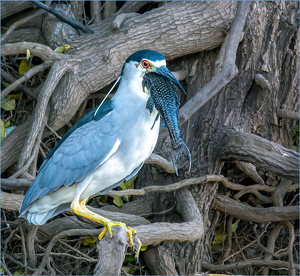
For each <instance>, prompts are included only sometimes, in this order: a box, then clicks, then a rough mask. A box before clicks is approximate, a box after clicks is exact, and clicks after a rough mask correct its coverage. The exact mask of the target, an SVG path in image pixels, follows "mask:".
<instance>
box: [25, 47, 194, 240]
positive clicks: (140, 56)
mask: <svg viewBox="0 0 300 276" xmlns="http://www.w3.org/2000/svg"><path fill="white" fill-rule="evenodd" d="M151 72H152V73H151ZM147 73H151V74H153V73H155V74H158V75H160V76H164V79H165V80H168V81H169V83H173V84H175V85H176V86H178V87H179V88H180V89H182V90H183V88H182V86H181V85H180V83H179V82H178V81H177V80H176V78H175V77H174V76H173V75H172V74H171V72H170V71H169V70H168V69H167V67H166V60H165V57H164V56H163V55H162V54H160V53H157V52H154V51H150V50H142V51H138V52H136V53H134V54H132V55H131V56H130V57H129V58H128V59H127V60H126V62H125V64H124V66H123V69H122V72H121V75H120V77H119V78H118V80H117V82H118V81H120V84H119V88H118V90H117V92H116V93H115V95H114V97H113V98H112V99H111V100H108V101H106V102H104V103H103V104H101V105H100V106H99V107H97V108H95V109H94V110H92V111H91V112H90V113H88V114H87V115H86V116H85V117H83V118H82V119H81V120H80V121H78V122H77V123H76V124H74V125H73V127H72V128H71V129H70V130H69V131H68V132H67V133H66V135H65V136H64V137H63V139H61V140H60V141H59V142H58V143H57V145H56V146H55V147H54V148H53V149H52V151H51V152H50V153H49V155H48V156H47V158H46V159H45V161H44V163H43V164H42V166H41V168H40V170H39V174H38V175H37V177H36V179H35V180H34V182H33V184H32V185H31V186H30V188H29V190H28V192H27V193H26V196H25V198H24V201H23V203H22V206H21V207H20V217H23V218H26V219H27V220H28V221H29V222H31V223H33V224H35V225H42V224H44V223H45V222H46V221H47V220H48V219H50V218H52V217H54V216H56V215H57V214H59V213H61V212H63V211H65V210H66V209H68V208H70V206H71V209H72V210H73V212H74V213H75V214H77V215H79V216H83V217H86V218H89V219H91V220H94V221H97V222H99V223H101V224H103V225H104V226H105V228H104V230H103V231H102V232H101V234H100V235H99V239H101V238H102V237H103V236H104V234H105V233H106V231H109V234H110V236H111V237H112V230H111V227H112V226H114V225H119V226H121V227H124V228H125V229H126V231H127V234H128V238H129V243H130V246H132V234H135V230H133V229H132V228H130V227H127V226H126V225H125V224H124V223H120V222H114V221H111V220H109V219H106V218H104V217H102V216H100V215H98V214H95V213H93V212H91V211H90V210H88V209H87V208H86V206H85V203H86V201H87V199H88V198H89V197H90V196H92V195H94V194H96V193H99V192H100V194H105V193H107V192H109V191H110V190H111V189H113V188H115V187H117V186H119V185H120V184H121V183H122V182H123V181H124V180H125V179H126V180H128V179H130V178H131V177H133V176H134V175H136V174H137V173H138V171H139V170H140V169H141V167H142V166H143V164H144V161H145V160H146V159H147V158H148V157H149V155H150V154H151V153H152V151H153V149H154V147H155V145H156V142H157V138H158V133H159V127H160V122H159V120H160V118H159V117H160V116H158V114H159V113H158V110H157V109H156V108H157V107H156V106H155V99H156V100H157V98H155V99H154V101H151V102H149V101H148V100H149V98H150V93H149V91H145V89H144V86H143V80H144V76H145V75H146V74H147ZM150 82H151V81H150ZM115 84H116V83H115ZM171 86H172V85H171ZM173 89H174V87H173ZM174 90H175V89H174ZM183 91H184V90H183ZM172 93H173V92H172ZM174 93H175V94H176V90H175V92H174ZM175 94H174V97H175V98H176V99H175V101H174V102H175V103H176V106H175V108H177V109H178V105H179V99H178V96H177V94H176V95H175ZM158 97H159V95H158ZM172 97H173V96H172ZM172 97H170V98H172ZM147 104H148V106H150V105H151V106H150V107H148V106H147V107H146V105H147ZM155 107H156V108H155ZM160 108H161V109H163V106H161V107H160ZM149 109H151V110H150V111H151V112H149ZM170 114H173V113H170ZM174 114H177V115H176V116H177V117H176V118H175V119H176V120H178V110H177V111H175V113H174ZM176 122H177V121H176ZM177 127H178V122H177ZM177 132H178V131H175V132H174V133H177ZM177 135H179V134H178V133H177ZM188 154H189V153H188Z"/></svg>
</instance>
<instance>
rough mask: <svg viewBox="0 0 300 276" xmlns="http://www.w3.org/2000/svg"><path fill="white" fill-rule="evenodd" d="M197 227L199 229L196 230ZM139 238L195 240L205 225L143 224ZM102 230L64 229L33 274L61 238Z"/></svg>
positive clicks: (94, 234) (147, 242)
mask: <svg viewBox="0 0 300 276" xmlns="http://www.w3.org/2000/svg"><path fill="white" fill-rule="evenodd" d="M195 229H197V231H195ZM135 230H136V232H137V236H138V238H139V239H140V240H141V242H142V244H143V245H150V244H159V243H160V242H162V241H178V242H182V241H189V242H193V241H195V240H197V239H200V238H201V237H202V235H203V231H204V230H203V225H202V223H198V222H184V223H166V222H165V223H153V224H150V225H141V226H137V227H135ZM100 232H101V230H99V229H95V230H94V229H93V230H91V229H72V230H68V231H64V232H62V233H59V234H58V235H56V236H55V237H54V238H53V239H52V240H51V242H50V243H49V244H48V247H47V249H46V251H45V255H44V257H43V260H42V262H41V264H40V266H39V268H38V269H37V270H36V271H35V273H34V274H33V275H41V272H42V270H43V269H44V267H45V265H46V263H47V259H48V257H49V255H50V253H51V251H52V248H53V246H54V244H55V243H56V242H57V241H58V240H59V239H61V238H63V237H66V236H75V235H76V236H78V235H80V236H89V235H90V236H92V237H97V236H98V235H99V233H100Z"/></svg>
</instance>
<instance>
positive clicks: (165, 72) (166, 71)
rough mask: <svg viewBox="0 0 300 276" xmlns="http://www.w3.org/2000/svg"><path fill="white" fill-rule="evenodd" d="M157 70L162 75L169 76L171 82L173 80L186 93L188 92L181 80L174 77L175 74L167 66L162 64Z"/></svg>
mask: <svg viewBox="0 0 300 276" xmlns="http://www.w3.org/2000/svg"><path fill="white" fill-rule="evenodd" d="M155 72H156V73H157V74H159V75H161V76H164V77H166V78H168V79H169V80H170V81H171V82H173V83H174V84H175V85H176V86H177V87H178V88H179V89H180V90H181V91H182V92H183V93H184V94H186V92H185V90H184V89H183V87H182V85H181V84H180V82H179V81H178V80H177V79H176V78H175V77H174V75H173V74H172V73H171V72H170V71H169V69H168V68H167V67H166V66H160V67H158V68H156V70H155Z"/></svg>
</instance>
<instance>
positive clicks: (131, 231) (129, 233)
mask: <svg viewBox="0 0 300 276" xmlns="http://www.w3.org/2000/svg"><path fill="white" fill-rule="evenodd" d="M113 226H121V227H122V228H124V229H125V230H126V232H127V236H128V240H129V247H131V248H132V246H133V240H132V235H134V236H135V234H136V231H135V230H134V229H132V228H131V227H128V226H126V224H125V223H122V222H118V221H107V222H106V224H105V227H104V229H103V231H102V232H101V233H100V235H99V236H98V239H99V240H100V241H101V240H102V239H103V237H104V235H105V233H106V232H107V231H108V233H109V235H110V237H111V238H112V237H113V233H112V230H111V228H112V227H113ZM138 243H139V247H138V250H137V253H136V254H135V255H136V256H138V253H139V251H140V248H141V244H142V243H141V242H140V240H139V239H138Z"/></svg>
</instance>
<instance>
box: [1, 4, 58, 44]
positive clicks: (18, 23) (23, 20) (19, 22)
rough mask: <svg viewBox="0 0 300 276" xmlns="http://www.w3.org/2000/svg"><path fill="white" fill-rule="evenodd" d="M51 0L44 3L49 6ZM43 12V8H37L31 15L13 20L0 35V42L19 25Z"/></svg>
mask: <svg viewBox="0 0 300 276" xmlns="http://www.w3.org/2000/svg"><path fill="white" fill-rule="evenodd" d="M51 2H52V1H47V2H46V3H45V5H47V6H50V4H51ZM44 13H45V11H44V10H39V11H37V12H35V13H34V14H33V15H30V16H27V17H25V18H23V19H21V20H19V21H17V22H15V23H14V24H12V25H11V26H10V27H9V29H8V30H7V31H6V33H5V34H4V35H3V36H2V37H1V43H4V41H5V40H6V39H7V38H8V36H9V35H10V34H11V33H12V32H13V31H14V30H15V29H16V28H17V27H19V26H21V25H23V24H25V23H26V22H28V21H30V20H32V19H34V18H35V17H38V16H41V15H43V14H44Z"/></svg>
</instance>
